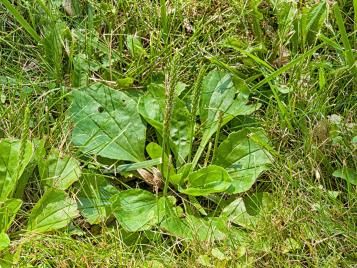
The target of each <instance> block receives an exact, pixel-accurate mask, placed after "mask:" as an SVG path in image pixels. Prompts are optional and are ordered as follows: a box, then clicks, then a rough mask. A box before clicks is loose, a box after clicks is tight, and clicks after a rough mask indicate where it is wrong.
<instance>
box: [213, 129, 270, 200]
mask: <svg viewBox="0 0 357 268" xmlns="http://www.w3.org/2000/svg"><path fill="white" fill-rule="evenodd" d="M268 143H269V141H268V138H267V137H266V135H265V133H264V131H263V130H262V129H260V128H245V129H243V130H240V131H238V132H234V133H231V134H230V135H229V136H228V138H227V139H226V140H224V141H223V142H222V143H221V145H220V146H219V147H218V150H217V155H216V158H215V159H214V164H215V165H218V166H221V167H224V168H226V169H227V170H228V171H229V175H230V176H231V178H232V179H233V182H232V186H233V187H232V188H231V189H230V191H231V192H232V193H240V192H245V191H247V190H249V189H250V187H252V185H253V184H254V182H255V181H256V179H257V177H258V176H259V175H260V174H261V173H262V172H263V171H265V170H267V169H269V164H270V163H271V155H270V154H269V152H267V151H266V150H265V149H264V146H265V145H267V144H268Z"/></svg>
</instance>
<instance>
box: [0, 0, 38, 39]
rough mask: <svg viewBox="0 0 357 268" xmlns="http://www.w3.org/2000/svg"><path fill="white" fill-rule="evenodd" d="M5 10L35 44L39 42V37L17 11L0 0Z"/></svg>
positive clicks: (4, 0)
mask: <svg viewBox="0 0 357 268" xmlns="http://www.w3.org/2000/svg"><path fill="white" fill-rule="evenodd" d="M0 3H2V4H3V5H4V6H5V7H6V8H7V10H8V11H9V12H10V13H11V14H12V15H13V16H14V17H15V19H16V20H17V22H18V23H20V25H21V26H22V27H23V28H24V29H25V30H26V31H27V32H28V33H29V34H30V35H31V37H32V38H33V39H35V41H36V42H40V41H41V37H40V36H39V35H38V34H37V33H36V31H35V29H34V28H32V27H31V25H30V24H29V23H28V22H27V21H26V20H25V18H24V17H23V16H22V15H21V14H20V13H19V12H18V11H17V9H16V8H15V7H14V6H13V5H12V4H11V3H10V2H9V1H8V0H0Z"/></svg>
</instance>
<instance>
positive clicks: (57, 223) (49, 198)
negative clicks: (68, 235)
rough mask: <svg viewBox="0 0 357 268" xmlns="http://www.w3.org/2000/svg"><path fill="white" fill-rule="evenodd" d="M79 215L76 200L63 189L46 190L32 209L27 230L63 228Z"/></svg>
mask: <svg viewBox="0 0 357 268" xmlns="http://www.w3.org/2000/svg"><path fill="white" fill-rule="evenodd" d="M78 215H79V213H78V210H77V204H76V201H75V200H73V199H72V198H70V197H69V196H68V195H67V193H66V192H64V191H62V190H56V189H50V190H48V191H46V192H45V194H44V195H43V196H42V198H41V199H40V200H39V201H38V202H37V203H36V205H35V206H34V208H33V209H32V211H31V214H30V216H29V220H28V224H27V230H28V231H34V232H48V231H53V230H57V229H61V228H63V227H65V226H67V225H68V224H69V223H70V222H71V220H72V219H74V218H76V217H77V216H78Z"/></svg>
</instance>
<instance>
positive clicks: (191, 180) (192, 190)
mask: <svg viewBox="0 0 357 268" xmlns="http://www.w3.org/2000/svg"><path fill="white" fill-rule="evenodd" d="M231 184H232V179H231V178H230V177H229V175H228V173H227V171H226V170H225V169H224V168H222V167H219V166H213V165H212V166H208V167H206V168H202V169H200V170H198V171H195V172H192V173H191V174H189V175H188V177H187V183H186V185H185V187H184V188H179V190H180V192H181V193H184V194H187V195H192V196H207V195H210V194H213V193H221V192H225V191H226V190H228V188H230V187H231Z"/></svg>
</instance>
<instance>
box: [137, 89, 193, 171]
mask: <svg viewBox="0 0 357 268" xmlns="http://www.w3.org/2000/svg"><path fill="white" fill-rule="evenodd" d="M148 89H149V92H148V93H147V94H145V95H144V96H142V97H141V98H140V100H139V103H138V111H139V113H140V114H141V115H142V116H143V117H144V119H145V120H146V121H147V122H148V123H149V124H150V125H152V126H153V127H154V128H155V129H156V131H157V132H158V133H159V135H162V133H163V121H164V112H165V89H164V86H163V85H161V84H151V85H150V86H149V87H148ZM191 129H192V120H191V114H190V112H189V111H188V109H187V107H186V105H185V103H184V102H183V101H182V100H180V99H179V98H177V97H175V98H174V107H173V111H172V116H171V122H170V147H171V150H172V151H173V153H174V154H175V157H176V162H177V165H178V166H180V165H181V164H182V163H184V160H185V159H186V157H187V156H188V154H189V152H190V146H191V142H190V140H191V139H192V137H191Z"/></svg>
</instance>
